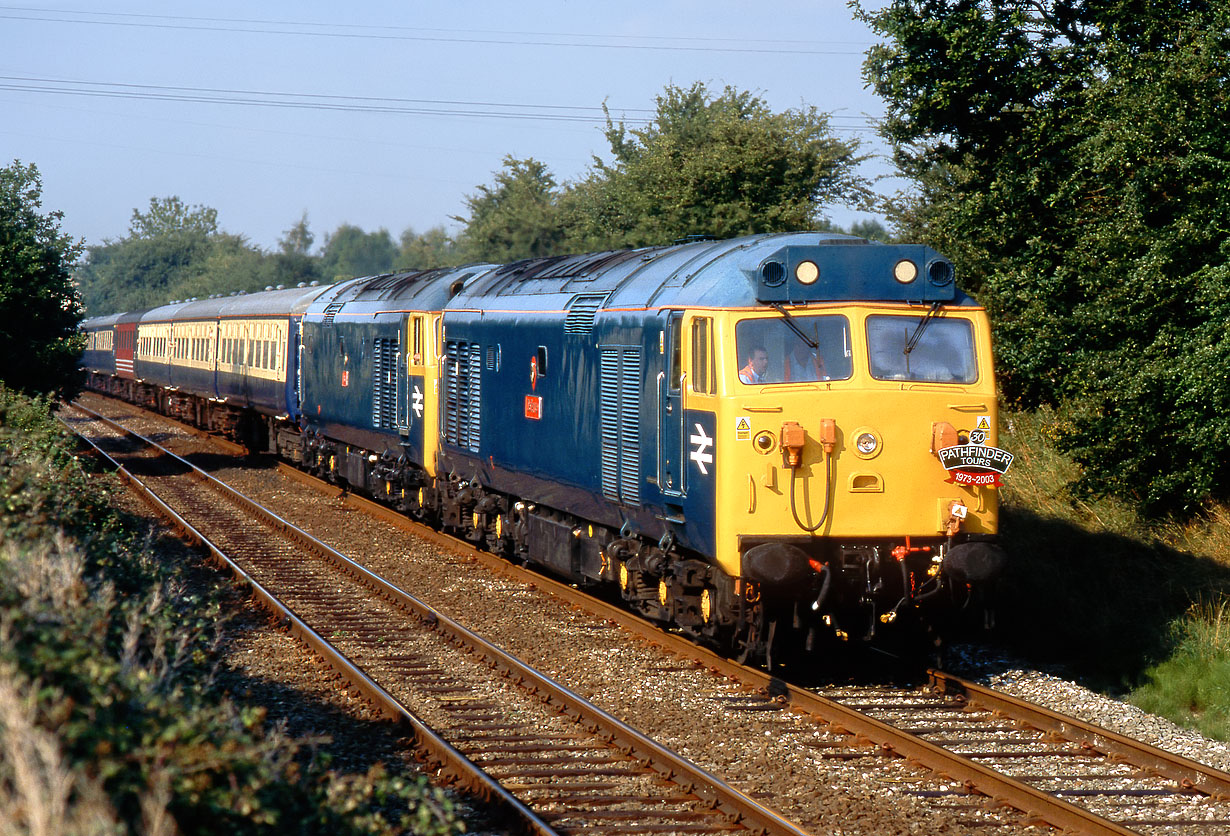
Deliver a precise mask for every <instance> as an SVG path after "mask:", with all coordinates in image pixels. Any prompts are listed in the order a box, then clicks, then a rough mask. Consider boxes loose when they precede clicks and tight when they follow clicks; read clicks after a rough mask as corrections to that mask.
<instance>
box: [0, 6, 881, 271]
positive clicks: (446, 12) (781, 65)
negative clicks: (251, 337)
mask: <svg viewBox="0 0 1230 836" xmlns="http://www.w3.org/2000/svg"><path fill="white" fill-rule="evenodd" d="M872 42H873V36H872V33H871V32H869V31H868V30H867V29H866V27H864V26H863V25H862V24H861V23H858V22H856V21H854V20H852V17H851V14H850V11H849V9H848V8H847V7H846V5H845V3H844V2H840V1H839V0H838V1H834V2H829V1H828V0H813V1H812V2H803V0H761V2H757V3H751V2H727V0H709V1H708V2H693V1H692V0H660V2H651V3H650V2H636V0H633V1H632V2H628V0H625V2H622V3H618V4H615V3H612V4H606V3H596V2H578V0H571V1H569V0H522V2H485V1H484V2H480V1H479V0H457V2H450V3H418V2H400V3H398V2H362V1H360V2H354V3H351V4H349V5H342V4H337V3H334V2H330V3H324V2H314V0H305V2H294V3H292V2H282V1H281V0H268V1H267V2H228V0H216V2H210V3H198V2H175V3H168V2H161V3H158V2H142V0H110V2H105V3H104V2H87V0H62V2H49V3H39V2H27V3H25V4H23V5H3V4H2V3H0V161H2V162H3V163H8V162H10V161H12V160H13V159H20V160H21V161H22V162H24V163H35V164H36V165H37V166H38V167H39V170H40V172H41V173H42V176H43V198H44V209H47V210H50V209H58V210H61V211H63V212H64V220H63V229H64V230H65V231H66V232H67V233H69V234H71V235H73V236H75V237H80V238H84V239H86V241H87V243H91V244H94V243H101V242H102V241H103V240H104V239H107V238H119V237H122V236H124V235H126V234H127V231H128V222H129V219H130V216H131V214H132V210H133V209H134V208H140V209H144V208H145V207H147V206H148V204H149V200H150V198H151V197H164V196H170V195H178V196H179V197H180V198H182V199H183V200H184V201H185V202H187V203H189V204H192V205H196V204H204V205H206V206H211V207H213V208H215V209H217V210H218V220H219V224H220V226H221V227H222V228H223V229H225V230H227V231H228V232H234V233H239V234H243V235H246V236H247V237H248V238H249V239H250V240H251V241H252V242H253V243H255V244H257V245H259V246H262V247H265V248H272V247H274V246H276V243H277V240H278V238H279V237H280V236H281V235H282V233H283V231H284V230H286V229H288V228H289V227H290V226H291V225H292V224H294V223H295V222H296V221H297V220H298V219H299V217H300V216H301V215H302V214H303V213H304V212H306V213H307V217H308V221H309V224H310V226H311V229H312V231H313V232H314V233H315V234H316V237H317V245H318V246H319V244H320V243H321V241H322V239H323V237H324V235H325V234H326V233H328V232H331V231H332V230H334V229H336V228H337V226H338V225H339V224H342V223H350V224H355V225H357V226H360V227H362V228H363V229H365V230H368V231H371V230H375V229H378V228H380V227H384V228H386V229H388V230H389V231H390V232H391V233H392V234H393V236H394V238H396V237H398V236H399V235H400V234H401V232H402V230H404V229H406V228H407V227H412V228H414V229H416V230H419V231H422V230H425V229H427V228H429V227H432V226H436V225H440V224H444V225H446V226H447V227H449V228H450V229H455V228H456V227H457V225H456V224H455V223H454V222H451V221H449V216H450V215H458V214H464V211H465V206H464V198H465V195H467V194H470V193H473V192H474V191H475V188H476V186H478V185H479V184H484V183H490V182H491V179H492V173H493V172H494V171H495V170H497V169H498V168H499V167H500V164H501V160H502V159H503V157H504V155H506V154H512V155H514V156H517V157H535V158H537V159H539V160H542V161H543V162H545V163H546V164H547V165H548V166H549V168H550V169H551V171H552V172H553V173H554V175H555V176H556V179H557V180H559V181H567V180H571V179H576V178H579V177H581V176H582V175H583V174H584V172H585V170H586V168H587V167H588V166H589V164H590V162H591V158H592V156H593V155H595V154H599V155H603V154H604V153H605V152H606V151H607V145H606V142H605V139H604V137H603V136H602V113H601V106H602V104H603V102H606V103H607V105H608V106H609V107H610V109H611V112H612V115H613V116H615V117H616V119H619V118H625V119H626V120H627V121H628V123H629V124H630V125H632V124H636V123H637V120H642V119H645V118H646V117H648V116H649V115H650V113H651V111H652V108H653V106H654V98H655V96H656V95H658V94H659V93H661V91H662V89H663V88H664V87H665V85H667V84H676V85H679V86H688V85H690V84H691V83H692V82H694V81H703V82H705V83H706V84H708V85H709V86H710V88H711V89H714V90H720V89H721V88H722V87H723V86H725V85H732V86H735V87H737V88H739V89H742V90H750V91H752V92H754V93H756V94H757V95H759V96H761V97H762V98H764V99H765V100H766V101H767V102H768V103H769V104H770V105H771V106H772V107H773V108H774V109H775V110H785V109H787V108H797V107H800V106H804V105H814V106H815V107H816V108H818V109H820V110H822V111H826V112H831V113H832V114H833V122H832V124H833V126H834V128H835V129H836V130H835V132H836V133H837V134H838V135H840V136H843V137H858V138H860V139H861V140H862V141H863V142H864V147H863V151H864V152H870V153H876V154H879V155H881V159H879V160H873V161H871V162H868V163H865V164H864V168H863V173H864V174H865V175H866V176H869V177H871V176H877V175H882V174H887V173H888V171H889V166H888V164H887V163H886V162H885V161H884V160H883V159H882V155H883V154H884V153H885V149H884V146H883V145H882V143H881V142H880V141H879V139H878V137H876V135H875V133H874V130H873V128H872V125H871V123H872V122H873V121H874V120H875V119H877V118H879V117H881V116H882V115H883V112H884V111H883V105H882V103H881V102H880V101H879V100H878V99H877V98H876V96H875V95H874V93H872V92H871V91H870V90H868V89H866V88H865V86H864V84H863V81H862V77H861V66H862V61H863V53H864V52H865V51H866V49H867V48H868V46H870V45H871V43H872ZM87 94H88V95H87ZM890 183H891V181H890ZM897 187H898V184H896V183H892V184H891V185H888V184H886V185H884V186H882V191H884V190H887V191H891V190H892V189H894V188H897ZM829 215H830V217H832V218H833V220H834V221H836V222H837V223H839V224H843V225H848V224H849V223H851V222H852V221H855V220H859V219H861V218H865V217H868V216H866V215H860V214H855V213H852V212H850V211H848V210H845V209H842V208H840V207H833V208H832V209H831V210H830V211H829Z"/></svg>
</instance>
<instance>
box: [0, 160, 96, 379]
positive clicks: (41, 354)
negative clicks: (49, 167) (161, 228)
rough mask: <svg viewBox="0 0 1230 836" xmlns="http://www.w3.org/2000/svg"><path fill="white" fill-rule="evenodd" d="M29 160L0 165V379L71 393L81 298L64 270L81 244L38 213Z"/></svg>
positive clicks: (52, 216)
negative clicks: (27, 161)
mask: <svg viewBox="0 0 1230 836" xmlns="http://www.w3.org/2000/svg"><path fill="white" fill-rule="evenodd" d="M42 201H43V181H42V178H41V177H40V176H39V172H38V169H37V168H36V167H35V166H34V165H33V164H30V165H22V164H21V162H20V161H18V160H14V161H13V163H12V164H11V165H8V166H6V167H4V168H0V345H3V346H4V350H3V351H0V381H3V382H4V383H5V385H7V386H8V387H9V388H11V389H16V390H19V391H23V392H27V393H31V394H34V393H43V394H52V395H57V396H72V395H74V394H76V392H77V389H78V387H79V386H80V380H79V375H78V372H77V361H78V358H79V357H80V354H81V349H82V348H83V347H84V342H83V340H82V337H81V336H80V334H79V333H78V331H77V325H78V323H79V322H80V321H81V302H80V300H79V299H78V296H77V291H76V289H75V288H74V287H73V283H72V276H71V273H70V270H71V267H72V264H73V262H74V261H75V260H76V259H77V257H78V256H79V255H80V254H81V244H80V243H79V242H77V241H74V240H73V239H72V238H70V237H69V236H67V235H64V234H63V233H62V232H61V231H60V220H61V219H62V217H63V214H62V213H61V212H49V213H46V214H44V213H43V212H42Z"/></svg>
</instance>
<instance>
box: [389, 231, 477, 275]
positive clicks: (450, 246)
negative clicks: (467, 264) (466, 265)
mask: <svg viewBox="0 0 1230 836" xmlns="http://www.w3.org/2000/svg"><path fill="white" fill-rule="evenodd" d="M462 261H463V258H462V256H461V253H460V251H459V250H458V247H457V242H455V241H454V240H453V239H452V238H450V237H449V234H448V232H446V231H445V229H444V227H442V226H433V227H432V228H431V229H429V230H427V231H426V232H424V233H422V234H419V233H417V232H415V231H414V230H413V229H409V228H407V229H406V230H405V231H404V232H402V234H401V249H400V250H398V253H397V268H398V269H399V270H430V269H432V268H434V267H454V266H456V265H458V264H461V263H462Z"/></svg>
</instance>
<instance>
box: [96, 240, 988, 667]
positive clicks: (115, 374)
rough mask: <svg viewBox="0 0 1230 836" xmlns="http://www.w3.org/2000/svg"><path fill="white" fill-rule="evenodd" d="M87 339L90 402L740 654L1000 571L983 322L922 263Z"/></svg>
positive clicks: (786, 254)
mask: <svg viewBox="0 0 1230 836" xmlns="http://www.w3.org/2000/svg"><path fill="white" fill-rule="evenodd" d="M124 322H128V323H135V334H136V343H135V345H136V349H135V370H134V373H133V374H132V375H130V376H128V377H125V376H123V375H122V374H120V373H119V371H118V363H119V360H118V355H115V354H114V352H112V354H110V355H109V354H108V353H107V350H106V348H105V346H108V345H112V346H113V345H114V344H115V340H116V336H115V335H116V334H117V333H118V330H117V329H119V328H121V327H124V326H123V324H122V323H124ZM130 327H131V326H130ZM85 328H86V330H87V332H89V334H90V346H91V350H90V351H89V352H87V354H86V356H85V365H86V366H87V368H88V370H89V372H90V385H91V386H92V387H93V388H96V389H100V390H102V391H106V392H110V393H112V394H117V395H120V396H122V397H126V398H128V399H131V400H134V401H137V402H143V403H145V404H146V405H148V406H151V407H153V408H156V409H158V410H160V411H163V412H165V413H167V414H171V415H175V416H177V417H180V418H184V419H187V420H189V421H191V422H193V423H195V424H198V425H200V426H203V427H207V428H211V429H214V430H218V431H220V432H224V433H226V434H228V435H230V436H231V437H233V438H237V439H241V440H243V441H245V443H247V444H248V446H249V447H250V448H252V449H255V450H266V451H270V452H275V453H277V454H279V455H281V456H283V457H285V458H287V459H289V460H291V461H294V462H297V463H299V464H300V465H301V466H303V467H305V468H307V469H308V470H310V471H312V472H315V473H317V474H319V475H321V476H323V477H325V478H327V479H329V480H331V481H333V482H335V483H338V484H342V485H345V486H348V487H349V488H350V489H353V490H356V491H361V492H363V493H366V494H369V495H371V496H373V497H375V498H377V499H379V500H381V501H383V502H386V503H388V504H390V505H393V506H394V507H396V508H398V509H400V510H402V511H404V512H405V513H407V514H410V515H412V516H415V517H417V518H419V519H422V520H424V521H427V522H430V523H432V524H435V525H438V526H440V527H442V528H444V529H446V530H449V531H452V532H454V533H456V534H458V535H460V536H462V537H464V538H466V539H467V540H469V541H471V542H473V543H475V544H476V545H479V546H481V547H484V548H487V549H490V550H491V551H493V552H496V553H499V554H502V555H506V556H507V557H509V558H511V559H517V560H522V561H527V562H532V563H536V564H540V565H541V566H543V567H546V568H547V569H549V570H551V571H552V572H554V573H556V574H558V575H560V576H562V577H565V578H567V579H569V580H571V581H574V582H576V583H579V584H583V585H590V584H609V585H610V586H611V589H612V590H615V589H617V590H618V593H619V594H620V595H621V596H622V597H623V598H624V600H626V601H627V602H628V604H629V605H630V606H631V607H632V608H634V609H635V610H637V611H639V612H641V613H642V614H644V615H645V616H647V617H649V618H651V619H654V620H657V621H660V622H662V623H664V624H669V625H672V626H673V627H676V628H678V629H680V630H682V631H684V632H687V633H689V634H691V635H693V636H695V637H697V638H698V639H699V640H702V641H706V642H708V643H712V644H715V645H718V646H722V647H725V648H728V649H733V650H734V651H735V652H738V653H740V654H742V655H743V656H745V657H747V658H755V659H759V660H762V661H765V660H770V659H771V658H772V656H773V654H774V653H775V652H777V649H778V648H781V647H782V646H784V645H785V644H787V643H788V644H791V645H795V646H798V647H806V648H812V647H815V646H816V645H817V642H819V641H823V640H833V639H835V640H847V639H851V638H853V639H861V640H867V639H871V638H872V637H874V636H875V635H876V634H877V632H884V631H891V630H893V629H899V628H901V627H902V625H904V624H908V625H909V628H908V629H909V630H911V631H914V630H917V629H918V628H919V626H920V623H921V624H927V623H929V622H931V621H932V620H934V619H935V618H936V617H942V616H944V615H946V614H947V613H950V612H951V611H953V610H954V609H955V608H959V607H962V606H965V605H966V604H967V603H968V602H969V601H970V600H971V596H974V594H975V593H976V592H977V590H978V589H980V588H985V587H986V586H987V585H988V584H989V583H991V582H992V581H993V580H994V578H995V576H996V574H997V573H998V572H999V570H1000V568H1001V566H1002V563H1003V559H1004V558H1003V553H1002V552H1001V551H1000V550H999V548H998V547H997V546H996V545H995V544H994V534H995V532H996V526H997V502H996V486H997V485H998V483H999V477H1000V475H1001V474H1002V473H1003V472H1004V471H1006V469H1007V467H1008V465H1009V464H1010V463H1011V455H1010V454H1008V453H1006V452H1005V451H1003V450H1000V449H999V448H997V447H996V446H995V444H996V432H997V430H996V426H997V422H996V400H995V398H996V393H995V382H994V374H993V370H992V362H991V342H990V329H989V324H988V321H987V318H986V314H985V311H984V310H983V309H982V308H981V307H980V306H978V305H977V304H976V303H975V302H974V301H973V300H972V299H971V298H969V297H968V296H966V295H965V294H964V293H962V292H961V291H960V290H959V289H958V288H957V287H956V284H955V282H954V275H953V268H952V264H951V263H950V262H949V261H947V260H946V259H945V258H943V257H942V256H941V255H940V254H938V253H936V252H935V251H933V250H931V249H929V248H927V247H923V246H913V245H886V244H876V243H870V242H868V241H865V240H863V239H860V238H854V237H850V236H842V235H829V234H819V233H791V234H776V235H758V236H752V237H747V238H741V239H736V240H730V241H720V242H717V241H692V242H689V243H684V244H679V245H675V246H669V247H660V248H646V249H638V250H629V251H619V252H605V253H595V254H587V255H581V256H569V257H554V258H543V259H533V260H528V261H521V262H517V263H514V264H508V265H490V264H484V265H470V266H466V267H461V268H453V269H447V270H434V271H427V272H412V273H398V274H391V275H383V276H375V277H367V278H359V279H352V280H349V281H346V282H342V283H340V284H336V285H333V286H330V287H324V288H299V289H295V290H274V291H268V292H265V293H257V294H252V295H249V296H235V297H224V298H221V299H212V300H201V301H194V302H189V303H181V304H179V305H170V306H164V307H162V308H155V309H152V310H149V311H144V312H138V313H135V314H125V315H123V316H120V317H106V318H100V319H96V320H90V321H88V322H87V323H86V325H85ZM108 335H110V336H108Z"/></svg>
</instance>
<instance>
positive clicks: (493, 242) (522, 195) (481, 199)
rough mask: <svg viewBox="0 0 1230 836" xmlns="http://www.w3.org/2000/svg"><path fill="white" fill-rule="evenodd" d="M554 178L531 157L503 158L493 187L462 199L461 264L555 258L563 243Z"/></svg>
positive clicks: (484, 187)
mask: <svg viewBox="0 0 1230 836" xmlns="http://www.w3.org/2000/svg"><path fill="white" fill-rule="evenodd" d="M558 198H559V194H558V190H557V187H556V183H555V178H554V177H552V176H551V173H550V172H549V171H548V170H547V167H546V165H544V164H543V163H541V162H539V161H538V160H535V159H533V158H530V159H525V160H518V159H516V158H514V157H511V156H507V157H505V158H504V168H503V170H502V171H499V172H496V175H495V185H494V186H479V187H478V193H477V194H473V195H470V196H468V197H467V198H466V207H467V208H468V209H469V210H470V217H469V218H468V219H466V218H457V219H456V220H458V221H461V222H463V223H464V224H465V225H466V226H465V229H464V230H463V231H462V233H461V235H460V236H458V241H457V245H458V249H459V250H460V251H461V253H462V254H463V255H464V257H465V260H467V261H487V262H493V263H496V264H502V263H506V262H510V261H517V260H519V259H522V258H538V257H541V256H547V255H555V254H556V253H557V252H559V251H560V249H561V245H562V243H563V241H564V237H565V234H564V227H563V223H562V222H563V218H562V216H561V214H560V211H559V205H558Z"/></svg>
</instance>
